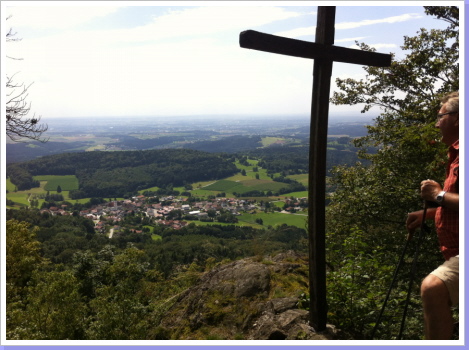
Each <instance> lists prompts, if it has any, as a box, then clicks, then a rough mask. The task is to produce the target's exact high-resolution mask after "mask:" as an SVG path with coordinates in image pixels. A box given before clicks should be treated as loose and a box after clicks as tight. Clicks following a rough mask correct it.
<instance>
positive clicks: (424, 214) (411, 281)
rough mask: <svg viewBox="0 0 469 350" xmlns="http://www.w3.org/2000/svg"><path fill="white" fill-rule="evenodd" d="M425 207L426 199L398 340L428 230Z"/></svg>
mask: <svg viewBox="0 0 469 350" xmlns="http://www.w3.org/2000/svg"><path fill="white" fill-rule="evenodd" d="M427 208H428V203H427V201H424V203H423V216H422V223H421V225H420V233H419V239H418V241H417V247H416V248H415V254H414V260H413V261H412V268H411V270H410V278H409V287H408V289H407V299H406V302H405V306H404V314H403V315H402V321H401V329H400V330H399V336H398V337H397V339H398V340H400V339H401V337H402V332H403V331H404V324H405V319H406V316H407V309H408V306H409V300H410V293H411V291H412V283H413V281H414V276H415V270H416V268H417V257H418V255H419V252H420V245H421V244H422V241H423V236H424V232H425V231H429V228H428V226H427V225H425V218H426V216H427Z"/></svg>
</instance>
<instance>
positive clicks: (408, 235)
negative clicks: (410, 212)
mask: <svg viewBox="0 0 469 350" xmlns="http://www.w3.org/2000/svg"><path fill="white" fill-rule="evenodd" d="M426 216H427V202H426V201H425V203H424V208H423V215H422V224H421V226H420V231H422V230H424V229H426V227H427V226H426V225H425V217H426ZM421 236H422V234H420V236H419V243H420V241H421V239H420V238H421ZM411 240H412V234H411V233H408V234H407V239H406V242H405V245H404V249H403V250H402V254H401V257H400V259H399V262H398V263H397V266H396V269H395V270H394V275H393V278H392V281H391V285H390V286H389V289H388V292H387V294H386V298H385V299H384V303H383V306H382V307H381V311H380V313H379V315H378V319H377V320H376V322H375V326H374V327H373V330H372V332H371V339H373V338H374V337H375V333H376V330H377V329H378V326H379V324H380V322H381V317H382V316H383V313H384V310H385V308H386V304H387V302H388V300H389V296H390V295H391V291H392V288H393V286H394V283H395V282H396V279H397V273H398V272H399V270H400V268H401V266H402V262H403V260H404V257H405V253H406V251H407V247H408V245H409V242H410V241H411ZM419 245H420V244H419ZM417 249H418V246H417ZM415 256H416V255H415ZM415 260H416V259H415V258H414V261H415ZM412 278H413V276H412ZM409 285H411V283H409ZM409 290H410V286H409ZM407 299H409V294H408V295H407ZM407 305H408V300H407V301H406V306H405V310H404V317H403V320H402V323H401V330H400V332H399V337H398V339H400V337H401V335H402V329H403V327H404V320H405V317H406V314H407Z"/></svg>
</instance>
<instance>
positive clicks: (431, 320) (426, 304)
mask: <svg viewBox="0 0 469 350" xmlns="http://www.w3.org/2000/svg"><path fill="white" fill-rule="evenodd" d="M436 127H437V128H439V129H440V133H441V136H442V137H441V141H442V142H443V143H444V144H446V145H447V146H448V147H449V152H448V157H449V161H448V165H447V168H446V179H445V183H444V186H443V188H442V187H441V186H440V184H438V183H437V182H435V181H433V180H425V181H422V183H421V195H422V198H423V199H424V200H425V201H428V202H436V203H437V204H438V205H439V206H438V208H429V209H428V210H427V216H426V218H427V219H434V220H435V226H436V231H437V234H438V240H439V244H440V250H441V252H442V253H443V256H444V258H445V262H444V264H442V265H441V266H439V267H438V268H437V269H436V270H435V271H433V272H432V273H430V274H429V275H428V276H427V277H426V278H425V279H424V280H423V282H422V285H421V288H420V292H421V297H422V302H423V313H424V321H425V338H426V339H451V337H452V334H453V317H452V311H451V307H452V306H455V305H457V304H458V302H459V92H453V93H450V94H448V95H447V96H445V97H444V98H443V99H442V100H441V109H440V111H439V113H438V121H437V123H436ZM422 218H423V210H420V211H416V212H413V213H410V214H409V216H408V218H407V224H406V225H407V230H408V231H409V232H410V233H413V232H414V231H415V229H417V228H418V227H420V225H421V223H422Z"/></svg>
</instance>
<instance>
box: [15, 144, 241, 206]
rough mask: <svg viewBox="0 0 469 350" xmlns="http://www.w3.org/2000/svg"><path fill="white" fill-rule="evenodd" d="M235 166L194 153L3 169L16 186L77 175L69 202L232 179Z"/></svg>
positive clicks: (110, 155)
mask: <svg viewBox="0 0 469 350" xmlns="http://www.w3.org/2000/svg"><path fill="white" fill-rule="evenodd" d="M237 171H238V169H237V168H236V166H235V165H234V164H233V163H232V162H229V161H228V160H226V159H224V158H223V157H221V156H219V155H214V154H209V153H204V152H199V151H194V150H175V149H168V150H154V151H153V150H150V151H128V152H83V153H65V154H59V155H53V156H48V157H43V158H39V159H36V160H32V161H29V162H25V163H19V164H12V165H9V166H8V167H7V176H9V177H10V178H11V180H12V182H13V183H14V184H15V185H16V186H17V187H18V189H27V188H28V186H29V188H31V187H34V186H35V185H36V186H37V184H35V183H34V181H33V180H32V176H34V175H76V176H77V178H78V181H79V187H80V189H79V190H76V191H74V192H72V193H71V194H70V196H71V197H72V198H73V199H76V198H85V197H123V196H124V195H126V194H128V193H133V192H135V191H137V190H140V189H144V188H148V187H152V186H159V187H166V186H169V185H174V186H182V185H184V184H185V183H186V182H187V183H190V182H196V181H206V180H213V179H221V178H224V177H227V176H230V175H233V174H235V173H236V172H237Z"/></svg>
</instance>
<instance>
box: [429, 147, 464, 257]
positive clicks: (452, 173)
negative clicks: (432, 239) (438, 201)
mask: <svg viewBox="0 0 469 350" xmlns="http://www.w3.org/2000/svg"><path fill="white" fill-rule="evenodd" d="M448 158H449V161H448V165H447V167H446V180H445V184H444V186H443V191H446V192H451V193H459V140H458V141H456V142H455V143H453V144H452V145H451V147H450V148H449V152H448ZM435 225H436V232H437V234H438V240H439V242H440V250H441V252H442V253H443V256H444V257H445V259H446V260H449V258H451V257H453V256H455V255H458V254H459V212H458V211H454V210H450V209H448V208H445V207H438V209H437V210H436V216H435Z"/></svg>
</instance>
